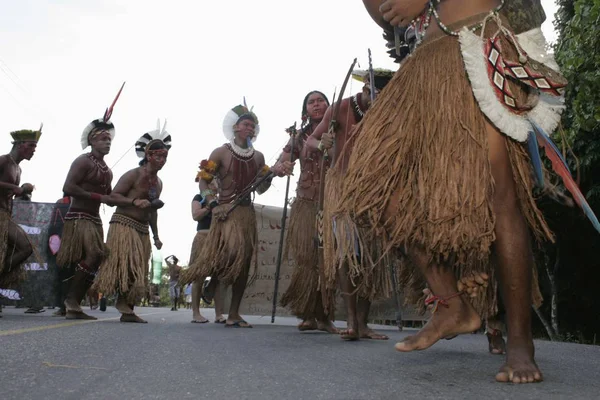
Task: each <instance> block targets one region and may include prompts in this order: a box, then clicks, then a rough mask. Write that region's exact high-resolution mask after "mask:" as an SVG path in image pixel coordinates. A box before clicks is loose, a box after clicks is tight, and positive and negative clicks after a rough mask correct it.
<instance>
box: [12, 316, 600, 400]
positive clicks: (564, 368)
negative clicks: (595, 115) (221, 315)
mask: <svg viewBox="0 0 600 400" xmlns="http://www.w3.org/2000/svg"><path fill="white" fill-rule="evenodd" d="M23 311H24V309H15V308H12V307H9V308H4V310H3V312H2V315H3V318H0V388H1V389H0V390H1V394H0V398H1V399H3V400H12V399H19V400H22V399H46V398H48V399H73V400H75V399H77V400H79V399H343V400H349V399H420V400H423V399H442V398H443V399H511V400H516V399H536V400H540V399H544V400H546V399H563V398H576V399H592V398H595V399H597V398H599V396H600V383H599V381H598V378H599V377H600V347H596V346H584V345H577V344H569V343H551V342H546V341H538V342H537V343H536V346H537V359H538V363H539V364H540V366H541V367H542V368H543V371H544V374H545V378H546V381H545V382H543V383H540V384H531V385H512V384H499V383H496V382H495V381H494V375H495V373H496V371H497V369H498V368H499V367H500V365H501V362H502V360H503V357H499V356H492V355H490V354H489V353H488V352H487V340H486V338H485V336H483V335H464V336H461V337H458V338H456V339H454V340H451V341H445V340H444V341H441V342H440V343H438V344H436V345H435V346H433V347H432V348H431V349H429V350H426V351H423V352H419V353H410V354H401V353H398V352H396V351H395V350H394V348H393V346H394V343H395V342H397V341H398V340H400V339H402V338H403V337H404V336H406V335H408V334H410V333H412V332H414V331H412V330H407V331H405V332H399V331H398V330H397V329H396V328H393V327H379V328H381V330H384V331H385V332H386V333H387V334H388V335H389V336H390V340H388V341H360V342H352V343H349V342H343V341H342V340H341V339H340V338H339V337H337V336H333V335H328V334H325V333H300V332H298V331H297V330H296V329H295V324H296V320H295V319H294V318H277V319H276V323H275V324H271V323H270V317H248V318H247V320H248V322H250V323H252V324H254V328H253V329H233V328H224V327H223V325H218V324H214V323H212V322H211V323H209V324H191V323H190V320H191V311H189V310H183V309H182V310H179V311H177V312H172V311H169V309H165V308H139V309H136V311H138V312H139V314H140V315H141V316H143V318H145V319H147V320H148V321H149V323H148V324H124V323H120V322H119V321H118V318H119V314H118V313H117V312H116V310H115V309H114V308H112V307H109V309H108V310H107V312H104V313H103V312H100V311H98V310H96V311H92V312H91V314H93V315H95V316H97V317H99V318H100V319H99V320H98V321H92V322H88V321H67V320H65V319H64V318H57V317H51V315H50V314H51V313H52V310H46V312H44V313H42V314H33V315H32V314H24V313H23ZM206 316H207V317H209V318H210V319H211V321H212V320H213V319H214V314H213V312H212V310H206ZM338 325H339V326H342V325H343V323H340V324H338Z"/></svg>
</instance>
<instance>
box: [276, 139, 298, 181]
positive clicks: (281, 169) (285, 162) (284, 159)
mask: <svg viewBox="0 0 600 400" xmlns="http://www.w3.org/2000/svg"><path fill="white" fill-rule="evenodd" d="M292 140H294V138H290V140H289V141H288V143H287V144H286V146H285V147H284V148H283V152H282V153H281V155H280V156H279V158H278V159H277V162H276V163H275V164H274V165H273V166H272V167H271V171H272V172H273V173H274V174H275V176H278V177H282V176H286V175H291V174H292V173H293V172H294V165H295V162H292V154H291V150H292ZM300 150H301V146H300V141H299V140H298V139H296V141H295V142H294V157H293V159H294V160H297V159H298V158H299V157H300Z"/></svg>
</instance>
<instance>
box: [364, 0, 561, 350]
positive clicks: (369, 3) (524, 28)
mask: <svg viewBox="0 0 600 400" xmlns="http://www.w3.org/2000/svg"><path fill="white" fill-rule="evenodd" d="M363 2H364V4H365V6H366V8H367V11H368V12H369V14H370V15H371V17H373V19H374V20H375V22H377V23H378V24H379V25H380V26H381V27H383V28H384V37H385V38H386V39H387V40H388V47H389V48H394V49H393V50H390V51H389V53H390V55H391V56H392V57H393V58H395V60H396V62H400V61H401V60H402V59H403V58H404V57H405V56H406V55H407V54H408V50H409V49H410V50H413V49H414V46H415V43H416V41H417V36H416V34H415V31H416V29H414V28H415V27H414V26H408V27H407V28H408V29H406V28H401V27H396V28H395V30H396V31H400V32H402V35H400V37H399V38H398V40H399V43H395V41H394V39H395V35H394V28H392V26H391V25H390V24H389V23H388V22H387V21H385V20H384V19H383V17H382V15H381V14H380V12H379V6H380V4H381V1H380V0H363ZM499 13H500V14H501V15H503V16H504V17H506V19H507V21H508V24H509V25H510V27H511V28H512V31H513V33H514V34H516V35H518V39H519V44H520V46H521V47H522V48H523V49H524V50H525V51H526V52H527V53H536V56H537V59H538V61H541V62H543V63H544V64H546V65H548V66H549V67H550V68H552V69H554V70H555V71H559V67H558V65H557V64H556V62H555V60H554V58H553V56H552V54H549V53H547V52H546V51H545V49H546V48H547V43H546V39H545V37H544V34H543V33H542V30H541V25H542V23H543V22H544V21H545V20H546V14H545V12H544V9H543V7H542V4H541V1H540V0H506V1H505V5H504V7H502V8H501V9H500V11H499ZM396 45H399V49H398V50H399V51H398V52H396V49H395V46H396ZM546 194H547V195H549V196H550V197H552V198H554V199H555V200H556V201H558V202H561V203H566V204H569V205H572V202H571V201H570V199H568V198H566V197H565V196H564V195H563V194H562V193H559V192H558V191H555V192H553V193H546ZM532 273H533V275H532V291H533V292H532V304H533V306H534V307H536V308H538V307H539V306H540V305H541V303H542V294H541V292H540V289H539V285H538V281H537V269H536V268H535V266H534V269H533V271H532ZM488 278H489V277H488V276H487V275H486V274H477V275H475V276H467V277H462V279H461V280H462V282H463V286H464V287H465V288H466V287H469V288H470V289H471V290H474V291H475V292H474V293H471V296H472V297H476V295H477V293H476V292H477V286H480V285H482V283H484V284H485V285H486V286H487V285H490V286H491V287H492V288H495V287H497V283H496V282H495V281H496V280H495V279H492V280H491V281H490V282H488ZM478 282H479V283H478ZM467 283H468V284H469V285H468V286H467ZM459 286H460V285H459ZM426 290H427V293H428V295H430V292H429V290H428V289H426ZM431 307H433V305H431ZM490 312H491V313H492V314H493V311H490ZM503 318H504V309H503V306H502V302H501V301H499V303H498V313H497V315H490V316H489V317H488V318H486V319H485V333H486V336H487V338H488V349H489V352H490V353H491V354H504V353H505V352H506V343H505V342H504V339H503V337H502V332H503V331H505V330H506V328H505V326H504V322H503Z"/></svg>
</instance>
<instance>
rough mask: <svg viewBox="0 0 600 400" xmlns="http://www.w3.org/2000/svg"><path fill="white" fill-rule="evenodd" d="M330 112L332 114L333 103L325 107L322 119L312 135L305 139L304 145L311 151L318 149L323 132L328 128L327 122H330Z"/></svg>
mask: <svg viewBox="0 0 600 400" xmlns="http://www.w3.org/2000/svg"><path fill="white" fill-rule="evenodd" d="M331 114H333V104H332V105H330V106H329V107H327V111H325V115H324V116H323V120H321V122H320V123H319V125H317V127H316V128H315V130H314V131H313V133H312V135H310V136H309V138H308V139H306V144H305V146H308V148H309V149H311V150H312V151H315V150H320V148H319V143H320V142H321V139H322V138H323V134H325V133H327V130H328V129H329V123H330V122H331Z"/></svg>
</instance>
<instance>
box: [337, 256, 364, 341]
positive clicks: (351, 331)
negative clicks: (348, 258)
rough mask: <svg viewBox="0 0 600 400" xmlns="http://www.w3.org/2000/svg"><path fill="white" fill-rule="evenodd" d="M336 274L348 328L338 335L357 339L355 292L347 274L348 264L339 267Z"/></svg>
mask: <svg viewBox="0 0 600 400" xmlns="http://www.w3.org/2000/svg"><path fill="white" fill-rule="evenodd" d="M338 276H339V279H340V286H341V289H342V295H343V296H344V300H345V301H346V309H347V311H348V317H347V319H348V321H347V325H348V328H347V329H345V330H342V331H341V332H340V335H341V336H342V339H344V340H358V339H359V329H358V328H359V326H358V325H359V324H358V318H357V315H356V303H357V298H358V296H357V294H356V290H355V288H354V285H352V281H351V280H350V276H349V274H348V266H347V265H344V266H343V267H342V268H340V270H339V272H338Z"/></svg>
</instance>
